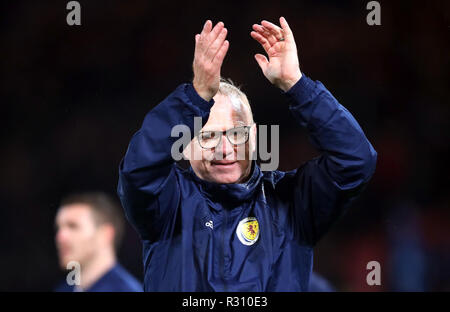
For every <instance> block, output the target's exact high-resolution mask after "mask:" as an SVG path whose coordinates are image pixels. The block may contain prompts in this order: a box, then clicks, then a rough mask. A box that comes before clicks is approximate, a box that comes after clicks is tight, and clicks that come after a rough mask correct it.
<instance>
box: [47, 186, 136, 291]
mask: <svg viewBox="0 0 450 312" xmlns="http://www.w3.org/2000/svg"><path fill="white" fill-rule="evenodd" d="M55 226H56V237H55V241H56V247H57V250H58V256H59V263H60V266H61V268H62V269H63V270H66V269H67V264H68V263H69V262H71V261H76V262H78V263H79V265H80V270H81V272H80V283H79V285H69V283H68V282H67V280H64V281H63V282H61V283H60V284H59V285H58V286H57V287H56V289H55V291H58V292H72V291H86V292H139V291H142V285H141V283H140V282H139V281H138V280H137V279H135V278H134V277H133V276H132V275H131V274H130V273H128V272H127V271H126V269H125V268H124V267H122V266H121V265H120V264H119V263H118V261H117V257H116V253H117V250H118V248H119V247H120V243H121V240H122V237H123V233H124V219H123V214H122V212H121V208H120V206H119V205H118V203H117V201H115V200H114V199H113V198H111V197H110V196H108V195H107V194H104V193H101V192H91V193H79V194H72V195H69V196H67V197H65V198H64V199H63V200H62V202H61V204H60V208H59V210H58V212H57V215H56V221H55Z"/></svg>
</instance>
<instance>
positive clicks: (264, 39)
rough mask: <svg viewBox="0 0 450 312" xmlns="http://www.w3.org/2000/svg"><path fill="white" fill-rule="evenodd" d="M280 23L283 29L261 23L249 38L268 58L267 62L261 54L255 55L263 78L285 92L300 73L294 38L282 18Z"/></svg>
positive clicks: (255, 26)
mask: <svg viewBox="0 0 450 312" xmlns="http://www.w3.org/2000/svg"><path fill="white" fill-rule="evenodd" d="M280 22H281V24H282V26H283V28H279V27H278V26H276V25H274V24H272V23H269V22H266V21H263V22H262V23H261V24H262V25H257V24H255V25H253V29H254V31H252V32H251V36H252V37H253V38H254V39H255V40H257V41H258V42H259V43H260V44H261V45H262V47H263V48H264V50H265V52H266V53H267V56H268V57H269V60H267V58H266V57H265V56H264V55H262V54H256V55H255V58H256V61H257V62H258V64H259V66H260V67H261V69H262V71H263V73H264V76H266V78H267V79H268V80H269V81H270V82H271V83H273V84H275V85H276V86H278V87H280V88H281V89H283V90H285V89H289V88H290V87H291V86H292V85H293V83H295V82H296V81H297V80H298V79H300V78H301V71H300V68H299V63H298V56H297V47H296V45H295V40H294V36H293V35H292V32H291V31H290V29H289V26H288V25H287V22H286V21H285V20H284V19H283V18H281V19H280ZM282 39H283V41H281V40H282ZM285 91H286V90H285Z"/></svg>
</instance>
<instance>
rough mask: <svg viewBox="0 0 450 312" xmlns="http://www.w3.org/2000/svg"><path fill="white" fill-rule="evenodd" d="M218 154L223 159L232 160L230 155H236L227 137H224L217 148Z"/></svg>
mask: <svg viewBox="0 0 450 312" xmlns="http://www.w3.org/2000/svg"><path fill="white" fill-rule="evenodd" d="M216 152H219V153H220V154H221V155H217V156H221V157H222V159H229V160H231V159H230V155H233V154H234V145H233V144H231V143H230V141H228V139H227V137H226V135H225V134H224V135H222V139H221V140H220V144H219V146H217V148H216Z"/></svg>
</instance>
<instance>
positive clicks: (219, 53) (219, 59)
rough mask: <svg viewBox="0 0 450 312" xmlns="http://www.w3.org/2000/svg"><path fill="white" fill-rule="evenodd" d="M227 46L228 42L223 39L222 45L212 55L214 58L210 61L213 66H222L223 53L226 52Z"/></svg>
mask: <svg viewBox="0 0 450 312" xmlns="http://www.w3.org/2000/svg"><path fill="white" fill-rule="evenodd" d="M229 46H230V43H229V42H228V40H225V41H224V42H223V44H222V46H221V47H220V49H219V51H217V53H216V55H215V56H214V59H213V61H212V63H213V64H214V65H215V66H219V67H220V66H222V62H223V59H224V58H225V55H226V54H227V51H228V47H229Z"/></svg>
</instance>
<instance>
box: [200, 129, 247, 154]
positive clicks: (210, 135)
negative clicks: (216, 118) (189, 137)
mask: <svg viewBox="0 0 450 312" xmlns="http://www.w3.org/2000/svg"><path fill="white" fill-rule="evenodd" d="M250 128H251V126H242V127H236V128H232V129H228V130H225V131H202V132H200V133H199V134H198V136H197V138H198V143H199V144H200V146H201V147H202V148H204V149H211V148H215V147H216V146H217V145H219V144H220V141H221V140H222V136H223V135H224V134H225V135H226V137H227V139H228V141H229V142H230V143H231V144H233V145H241V144H244V143H247V141H248V137H249V133H250Z"/></svg>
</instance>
